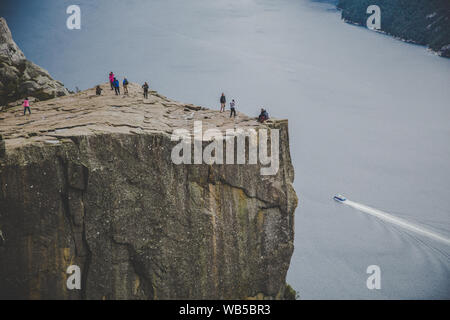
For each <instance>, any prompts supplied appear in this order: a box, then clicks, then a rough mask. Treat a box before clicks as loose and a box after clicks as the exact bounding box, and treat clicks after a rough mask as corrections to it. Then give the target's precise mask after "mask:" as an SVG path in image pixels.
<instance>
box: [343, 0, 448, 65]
mask: <svg viewBox="0 0 450 320" xmlns="http://www.w3.org/2000/svg"><path fill="white" fill-rule="evenodd" d="M370 5H378V6H379V7H380V9H381V30H382V31H384V32H386V33H387V34H389V35H392V36H395V37H398V38H401V39H404V40H406V41H409V42H414V43H417V44H421V45H425V46H428V47H430V49H432V50H433V51H435V52H437V53H438V54H439V55H441V56H444V57H450V4H449V1H448V0H427V1H423V0H339V3H338V8H340V9H341V10H342V19H344V20H345V21H347V22H350V23H354V24H359V25H363V26H365V25H366V20H367V18H368V17H369V15H368V14H367V13H366V10H367V7H369V6H370Z"/></svg>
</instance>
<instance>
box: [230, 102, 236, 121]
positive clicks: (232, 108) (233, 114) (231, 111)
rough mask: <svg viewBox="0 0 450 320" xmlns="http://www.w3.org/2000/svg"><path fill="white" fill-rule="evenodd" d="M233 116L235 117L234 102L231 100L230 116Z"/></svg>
mask: <svg viewBox="0 0 450 320" xmlns="http://www.w3.org/2000/svg"><path fill="white" fill-rule="evenodd" d="M232 116H234V117H235V118H236V102H235V101H234V99H233V100H231V102H230V118H231V117H232Z"/></svg>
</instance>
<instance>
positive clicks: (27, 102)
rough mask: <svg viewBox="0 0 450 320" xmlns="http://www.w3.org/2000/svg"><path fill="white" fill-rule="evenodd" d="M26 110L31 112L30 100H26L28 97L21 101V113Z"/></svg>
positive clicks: (24, 112)
mask: <svg viewBox="0 0 450 320" xmlns="http://www.w3.org/2000/svg"><path fill="white" fill-rule="evenodd" d="M27 110H28V112H29V114H31V110H30V100H28V97H27V98H25V100H24V101H23V115H25V114H26V112H27Z"/></svg>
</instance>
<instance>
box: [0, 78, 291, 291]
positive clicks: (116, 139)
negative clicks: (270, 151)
mask: <svg viewBox="0 0 450 320" xmlns="http://www.w3.org/2000/svg"><path fill="white" fill-rule="evenodd" d="M102 88H103V94H102V95H101V96H96V95H95V89H88V90H86V91H82V92H79V93H76V94H70V95H67V96H62V97H56V98H53V99H50V100H47V101H35V102H33V101H32V102H31V112H32V114H31V115H28V114H27V115H25V116H24V115H23V109H22V106H21V105H19V103H17V104H16V105H12V106H10V108H8V109H6V110H5V111H3V112H0V298H19V299H283V298H286V297H287V294H288V292H287V291H290V290H286V288H287V286H286V282H285V279H286V273H287V270H288V268H289V264H290V259H291V255H292V252H293V248H294V247H293V240H294V211H295V208H296V206H297V196H296V194H295V192H294V189H293V186H292V182H293V179H294V170H293V167H292V164H291V158H290V152H289V137H288V123H287V120H270V121H268V122H267V123H265V124H260V123H258V122H257V121H256V119H255V118H250V117H247V116H245V115H244V114H242V113H239V112H238V115H237V117H236V119H230V118H229V112H225V113H220V112H218V111H215V110H210V109H207V108H203V107H199V106H194V105H191V104H184V103H180V102H176V101H173V100H170V99H168V98H166V97H164V96H162V95H160V94H158V93H157V92H155V91H150V94H149V97H148V99H144V98H143V95H142V89H141V87H140V86H139V85H137V84H133V83H132V84H130V85H129V95H128V96H116V95H114V93H113V91H111V90H110V88H109V84H102ZM194 121H202V123H203V130H206V129H210V128H215V129H217V130H219V131H220V132H225V130H226V129H234V128H241V129H249V128H253V129H255V130H259V129H267V130H268V131H269V133H271V132H273V130H274V129H278V130H279V137H280V139H279V141H280V143H279V154H280V156H279V170H278V171H277V173H276V174H274V175H267V176H264V175H261V172H260V169H261V168H262V167H264V166H263V165H261V164H260V163H257V164H248V163H246V164H211V165H209V164H205V163H203V164H178V165H177V164H174V163H173V161H172V159H171V151H172V149H173V147H174V146H175V145H176V144H178V143H179V142H176V141H172V140H171V134H172V133H173V131H174V130H175V129H179V128H184V129H187V130H193V126H194ZM269 140H270V139H269ZM207 142H208V141H203V142H202V144H203V145H206V144H207ZM247 142H248V141H247ZM235 151H236V150H235ZM72 265H76V266H78V267H79V268H80V270H81V280H80V284H81V288H80V289H74V290H69V289H68V288H67V285H66V282H67V279H68V277H69V276H70V274H68V273H67V269H68V267H69V266H72Z"/></svg>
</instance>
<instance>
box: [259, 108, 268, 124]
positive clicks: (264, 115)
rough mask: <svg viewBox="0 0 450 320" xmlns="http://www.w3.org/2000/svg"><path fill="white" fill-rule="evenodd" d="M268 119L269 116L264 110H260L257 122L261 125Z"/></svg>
mask: <svg viewBox="0 0 450 320" xmlns="http://www.w3.org/2000/svg"><path fill="white" fill-rule="evenodd" d="M268 119H269V114H268V113H267V111H266V109H264V108H261V113H260V114H259V117H258V122H261V123H263V122H264V121H266V120H268Z"/></svg>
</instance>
